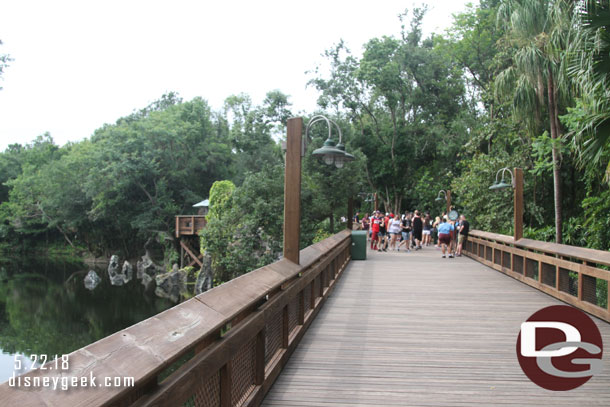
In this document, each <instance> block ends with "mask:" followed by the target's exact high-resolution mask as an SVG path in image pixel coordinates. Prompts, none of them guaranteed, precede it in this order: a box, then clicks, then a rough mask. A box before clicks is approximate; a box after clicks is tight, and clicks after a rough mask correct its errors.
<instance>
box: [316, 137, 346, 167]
mask: <svg viewBox="0 0 610 407" xmlns="http://www.w3.org/2000/svg"><path fill="white" fill-rule="evenodd" d="M311 154H312V155H315V156H318V158H322V160H323V161H324V163H325V164H328V165H331V164H333V163H334V162H335V159H336V158H337V157H341V156H343V155H344V154H345V153H344V152H343V151H341V150H339V149H338V148H337V147H336V146H335V142H334V141H332V140H331V139H327V140H326V141H325V142H324V145H322V147H320V148H318V149H316V150H314V151H313V152H312V153H311Z"/></svg>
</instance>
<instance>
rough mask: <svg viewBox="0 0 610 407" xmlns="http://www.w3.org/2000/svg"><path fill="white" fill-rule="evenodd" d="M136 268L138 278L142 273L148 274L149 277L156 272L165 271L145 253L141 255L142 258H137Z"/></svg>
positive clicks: (140, 277) (141, 276)
mask: <svg viewBox="0 0 610 407" xmlns="http://www.w3.org/2000/svg"><path fill="white" fill-rule="evenodd" d="M136 269H137V273H136V277H137V278H138V279H142V278H143V276H144V274H148V276H149V277H154V276H155V275H157V274H158V273H163V272H164V271H165V270H163V268H162V267H159V266H157V265H156V264H155V263H154V262H153V261H152V260H151V258H150V257H148V256H147V255H144V256H142V260H138V263H137V264H136Z"/></svg>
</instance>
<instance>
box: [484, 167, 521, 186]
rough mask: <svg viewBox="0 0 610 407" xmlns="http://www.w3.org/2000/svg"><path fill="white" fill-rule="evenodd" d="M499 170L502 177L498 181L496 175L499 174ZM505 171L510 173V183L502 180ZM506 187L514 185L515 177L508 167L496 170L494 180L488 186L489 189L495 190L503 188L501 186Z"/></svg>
mask: <svg viewBox="0 0 610 407" xmlns="http://www.w3.org/2000/svg"><path fill="white" fill-rule="evenodd" d="M500 172H502V179H501V180H500V181H499V182H498V175H500ZM507 172H508V173H509V174H510V184H507V183H506V182H504V174H505V173H507ZM508 187H512V188H514V187H515V177H513V173H512V172H511V170H510V169H508V167H504V168H500V169H499V170H498V172H496V180H495V181H494V183H493V184H492V185H491V186H490V187H489V189H494V190H495V189H503V188H508Z"/></svg>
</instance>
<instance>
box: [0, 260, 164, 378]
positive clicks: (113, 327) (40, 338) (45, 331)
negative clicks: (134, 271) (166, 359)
mask: <svg viewBox="0 0 610 407" xmlns="http://www.w3.org/2000/svg"><path fill="white" fill-rule="evenodd" d="M89 270H95V271H96V272H97V274H98V275H99V276H100V277H101V278H102V281H101V282H100V284H99V285H98V286H97V287H96V288H95V289H94V290H93V291H89V290H87V289H86V288H85V286H84V284H83V280H84V278H85V275H86V274H87V272H88V271H89ZM172 305H173V304H172V303H171V302H170V301H168V300H165V299H162V298H159V297H157V296H155V294H154V293H153V292H146V291H145V289H144V287H143V286H142V284H141V283H140V281H139V280H137V279H135V276H134V279H133V280H132V281H130V282H129V283H127V284H125V285H123V286H112V285H111V284H110V281H109V278H108V273H107V271H106V269H105V268H104V267H91V266H86V265H84V264H78V263H77V264H75V263H65V262H57V261H51V260H49V259H41V260H37V261H31V260H27V261H26V260H8V259H0V383H2V382H5V381H7V380H8V379H9V378H10V377H11V376H12V375H13V372H16V371H18V370H15V367H16V365H18V364H19V362H16V359H20V360H21V361H22V363H21V364H22V365H23V366H26V365H27V367H29V366H30V363H24V362H25V361H26V360H27V359H28V358H31V357H34V356H35V355H48V358H49V360H51V359H54V355H62V354H67V353H70V352H72V351H74V350H76V349H79V348H81V347H83V346H85V345H88V344H90V343H93V342H95V341H97V340H98V339H101V338H103V337H105V336H108V335H110V334H112V333H114V332H117V331H120V330H121V329H123V328H126V327H128V326H130V325H133V324H135V323H137V322H139V321H142V320H144V319H146V318H149V317H151V316H153V315H155V314H157V313H159V312H161V311H163V310H166V309H168V308H170V307H171V306H172ZM23 372H24V370H21V371H19V373H23Z"/></svg>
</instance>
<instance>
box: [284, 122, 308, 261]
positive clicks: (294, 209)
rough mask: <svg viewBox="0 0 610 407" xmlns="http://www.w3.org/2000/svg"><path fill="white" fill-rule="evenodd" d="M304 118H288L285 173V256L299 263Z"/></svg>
mask: <svg viewBox="0 0 610 407" xmlns="http://www.w3.org/2000/svg"><path fill="white" fill-rule="evenodd" d="M302 132H303V119H302V118H300V117H296V118H294V117H293V118H291V119H288V133H287V136H286V170H285V175H284V257H285V258H286V259H288V260H290V261H292V262H293V263H296V264H299V245H300V235H301V135H302Z"/></svg>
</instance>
